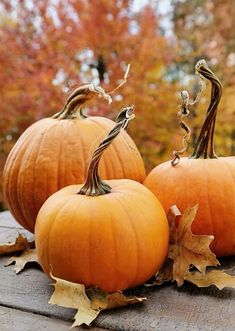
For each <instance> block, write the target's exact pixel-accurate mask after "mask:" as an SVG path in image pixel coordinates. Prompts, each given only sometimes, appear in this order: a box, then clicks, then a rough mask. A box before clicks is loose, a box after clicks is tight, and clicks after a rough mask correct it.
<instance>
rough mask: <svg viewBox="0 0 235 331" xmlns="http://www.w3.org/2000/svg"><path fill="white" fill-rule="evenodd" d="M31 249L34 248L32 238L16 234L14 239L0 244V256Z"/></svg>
mask: <svg viewBox="0 0 235 331" xmlns="http://www.w3.org/2000/svg"><path fill="white" fill-rule="evenodd" d="M32 247H34V239H33V238H32V236H31V237H30V238H27V237H26V236H25V235H23V234H21V233H17V237H15V239H11V241H10V242H8V243H1V244H0V255H5V254H9V253H15V252H20V251H24V250H25V249H28V248H32Z"/></svg>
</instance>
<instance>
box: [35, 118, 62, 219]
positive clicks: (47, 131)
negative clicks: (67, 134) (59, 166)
mask: <svg viewBox="0 0 235 331" xmlns="http://www.w3.org/2000/svg"><path fill="white" fill-rule="evenodd" d="M56 124H57V123H56V122H54V123H53V122H52V125H50V126H48V127H46V128H45V129H44V130H42V132H41V131H39V133H38V135H42V133H44V134H43V136H42V137H41V139H40V142H39V144H38V148H37V149H36V151H35V153H36V158H35V162H34V166H33V172H34V182H35V183H36V181H35V173H36V171H35V169H36V168H37V163H38V158H39V155H40V151H41V149H42V148H43V144H44V141H45V140H47V139H48V138H47V136H48V133H49V131H51V129H52V128H54V127H56V128H58V125H57V126H56ZM36 137H37V135H36ZM48 170H49V167H47V168H46V173H45V177H46V189H45V191H46V193H47V196H48V181H47V178H48ZM44 182H45V180H44ZM32 196H33V201H34V205H35V211H36V214H37V213H38V211H39V210H38V207H36V206H37V202H36V201H37V200H38V198H36V190H34V192H33V194H32ZM44 202H45V201H44Z"/></svg>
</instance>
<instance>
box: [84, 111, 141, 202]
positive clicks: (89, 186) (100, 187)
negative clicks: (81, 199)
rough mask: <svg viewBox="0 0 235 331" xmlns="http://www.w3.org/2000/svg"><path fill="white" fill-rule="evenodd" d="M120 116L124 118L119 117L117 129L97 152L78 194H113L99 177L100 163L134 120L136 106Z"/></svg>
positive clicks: (110, 133) (115, 128) (111, 132)
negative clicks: (119, 135)
mask: <svg viewBox="0 0 235 331" xmlns="http://www.w3.org/2000/svg"><path fill="white" fill-rule="evenodd" d="M120 114H122V116H121V117H119V121H118V122H117V123H116V125H115V127H114V128H113V129H112V130H111V131H110V132H109V134H108V136H107V138H105V139H104V141H103V142H102V143H101V144H100V145H99V147H98V148H97V149H96V150H95V152H94V154H93V157H92V159H91V162H90V165H89V168H88V172H87V178H86V181H85V184H84V185H83V187H82V188H81V189H80V191H79V192H78V194H83V195H89V196H98V195H103V194H107V193H110V192H111V187H110V186H109V185H108V184H106V183H105V182H103V181H102V180H101V179H100V177H99V174H98V167H99V161H100V159H101V157H102V155H103V152H104V151H105V150H106V148H108V146H109V145H110V144H111V143H112V141H113V140H114V138H115V137H117V135H118V134H119V133H120V131H121V129H122V128H125V127H126V126H127V124H128V122H129V121H130V120H131V119H133V118H134V116H135V115H134V106H130V107H125V108H123V109H121V112H120Z"/></svg>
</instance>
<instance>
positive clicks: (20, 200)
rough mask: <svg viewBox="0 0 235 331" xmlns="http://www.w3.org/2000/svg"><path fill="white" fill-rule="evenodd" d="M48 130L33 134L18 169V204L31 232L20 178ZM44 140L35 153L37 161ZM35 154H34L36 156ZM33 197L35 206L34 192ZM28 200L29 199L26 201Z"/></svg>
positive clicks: (43, 129) (44, 129)
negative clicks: (35, 147) (38, 139)
mask: <svg viewBox="0 0 235 331" xmlns="http://www.w3.org/2000/svg"><path fill="white" fill-rule="evenodd" d="M46 130H47V127H46V128H45V127H43V128H42V130H41V131H40V130H39V131H38V132H37V133H36V135H35V133H34V132H32V133H33V135H34V136H33V139H31V141H30V142H29V144H28V146H27V149H26V150H25V151H24V155H23V157H22V159H21V163H20V166H19V169H18V176H17V200H18V203H19V205H20V206H21V208H20V210H21V212H22V216H23V220H24V223H25V224H26V228H27V229H30V231H33V229H32V227H31V225H30V222H29V220H28V215H27V213H25V208H24V206H25V203H24V202H23V201H24V200H25V198H24V193H25V192H24V189H22V178H21V176H20V173H21V171H22V168H23V165H24V162H25V161H26V160H27V159H28V160H30V158H31V157H32V153H31V152H32V150H33V148H34V146H35V140H36V139H37V138H40V135H41V134H42V133H43V132H44V133H45V132H46ZM43 137H44V135H43ZM43 137H42V139H43ZM42 139H40V141H39V144H38V149H37V150H36V151H34V153H35V155H36V159H37V157H38V151H39V148H40V146H41V142H42ZM34 153H33V154H34ZM34 169H35V168H34V167H32V168H31V170H32V172H33V174H34ZM34 179H35V177H34V175H33V181H34ZM32 196H33V199H32V200H33V205H35V200H34V192H32ZM26 200H27V199H26ZM26 204H27V202H26ZM22 206H23V208H22ZM26 207H28V206H26ZM26 210H27V211H28V213H29V214H31V212H32V209H30V211H29V210H28V208H26Z"/></svg>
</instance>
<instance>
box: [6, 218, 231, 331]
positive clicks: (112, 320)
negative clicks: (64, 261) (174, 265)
mask: <svg viewBox="0 0 235 331" xmlns="http://www.w3.org/2000/svg"><path fill="white" fill-rule="evenodd" d="M0 224H1V216H0ZM5 261H6V257H2V258H0V279H1V281H0V304H3V305H4V304H5V305H8V306H9V307H13V308H14V307H15V308H19V309H23V310H26V311H29V312H37V313H40V314H41V315H45V316H51V317H53V318H61V319H64V320H67V319H72V317H73V316H74V311H73V310H70V309H66V308H62V307H57V306H52V305H48V303H47V302H48V300H49V297H50V295H51V293H52V287H51V286H49V284H50V283H51V281H50V280H49V279H48V278H47V277H46V276H45V275H44V274H43V273H42V271H40V270H38V269H26V270H25V271H24V272H22V273H21V274H19V275H15V274H14V272H13V270H12V267H8V268H4V267H3V265H4V263H5ZM223 264H224V266H227V267H229V266H231V265H234V264H235V258H228V259H225V260H224V261H223ZM135 294H137V295H144V296H147V297H148V301H147V302H146V303H145V304H143V305H136V306H131V307H126V308H123V309H116V310H112V311H105V312H102V313H101V314H100V316H99V317H98V319H97V320H96V322H95V325H96V326H100V327H103V328H107V329H115V330H122V331H131V330H132V331H151V330H160V331H162V330H166V331H171V330H180V331H186V330H187V331H188V330H195V331H196V330H197V331H199V330H203V331H209V330H213V331H214V330H218V331H219V330H223V331H230V330H231V331H232V330H234V329H235V290H233V289H225V290H223V291H219V290H217V289H216V288H215V287H210V288H206V289H198V288H196V287H195V286H193V285H191V284H187V285H184V286H183V287H182V288H180V289H177V288H176V286H175V285H173V284H171V285H165V286H161V287H160V288H157V289H146V288H143V287H142V288H139V289H137V290H135Z"/></svg>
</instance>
